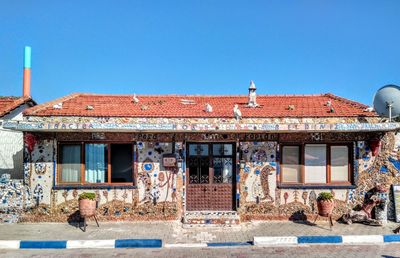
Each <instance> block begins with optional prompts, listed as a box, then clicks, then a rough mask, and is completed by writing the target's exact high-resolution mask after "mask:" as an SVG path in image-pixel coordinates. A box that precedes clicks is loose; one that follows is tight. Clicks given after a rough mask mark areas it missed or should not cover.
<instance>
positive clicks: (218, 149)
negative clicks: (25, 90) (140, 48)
mask: <svg viewBox="0 0 400 258" xmlns="http://www.w3.org/2000/svg"><path fill="white" fill-rule="evenodd" d="M4 126H5V127H6V128H8V129H11V130H18V131H23V132H24V134H25V156H26V159H25V164H24V168H25V183H26V184H27V185H28V186H29V188H30V189H31V194H32V198H33V202H34V203H35V204H36V206H35V208H33V209H31V210H30V211H28V212H27V213H26V214H25V216H24V217H23V220H24V221H66V220H68V219H71V217H73V216H76V210H77V209H78V208H77V207H78V196H79V194H80V193H82V192H94V193H96V197H97V201H98V214H99V217H100V219H104V220H135V221H137V220H160V219H161V220H180V219H181V220H182V221H183V222H184V223H190V224H198V223H199V224H204V223H206V224H207V223H211V224H236V223H239V222H240V221H245V220H251V219H288V218H289V219H294V218H296V217H298V216H307V215H310V214H312V213H314V212H315V209H316V198H317V195H318V193H319V192H321V191H330V192H332V193H333V194H334V196H335V202H336V209H335V215H336V216H340V215H341V214H342V213H343V212H345V211H346V210H348V209H350V208H352V207H354V206H356V205H357V204H360V203H362V201H363V199H364V196H365V194H366V192H367V191H368V190H369V189H371V188H373V187H374V186H375V185H376V184H378V183H379V184H384V185H385V186H387V187H389V186H390V185H392V184H398V183H399V181H400V177H399V173H400V170H399V166H398V164H399V158H400V155H399V145H400V139H399V135H396V131H398V130H399V129H400V125H399V124H398V123H386V122H385V123H383V122H381V118H380V117H378V115H377V114H376V113H375V112H371V110H370V109H367V106H365V105H363V104H360V103H357V102H355V101H351V100H348V99H345V98H342V97H339V96H336V95H333V94H329V93H328V94H319V95H257V94H256V87H255V85H254V83H251V84H250V87H249V92H248V95H247V96H246V95H244V96H205V95H195V96H188V95H157V96H141V95H139V96H136V95H100V94H88V93H76V94H71V95H68V96H65V97H62V98H60V99H56V100H54V101H51V102H48V103H44V104H41V105H37V106H35V107H32V108H30V109H28V110H26V111H25V112H24V121H23V122H19V123H15V122H12V121H10V122H7V123H5V125H4ZM390 207H391V208H389V213H390V214H389V215H390V216H392V215H393V212H394V211H393V205H392V204H391V206H390Z"/></svg>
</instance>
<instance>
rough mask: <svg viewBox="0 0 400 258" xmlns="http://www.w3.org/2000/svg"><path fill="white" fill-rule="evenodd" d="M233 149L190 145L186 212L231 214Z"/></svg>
mask: <svg viewBox="0 0 400 258" xmlns="http://www.w3.org/2000/svg"><path fill="white" fill-rule="evenodd" d="M235 150H236V149H235V145H234V144H232V143H189V144H188V151H187V160H186V162H187V168H188V171H187V175H188V176H187V188H186V189H187V192H186V210H188V211H206V210H215V211H217V210H219V211H230V210H233V209H234V207H233V203H234V202H233V200H234V185H235V178H236V176H235V152H236V151H235Z"/></svg>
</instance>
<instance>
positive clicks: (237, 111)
mask: <svg viewBox="0 0 400 258" xmlns="http://www.w3.org/2000/svg"><path fill="white" fill-rule="evenodd" d="M233 115H234V116H235V119H236V120H238V121H239V120H240V119H242V112H241V111H240V109H239V106H238V104H235V106H233Z"/></svg>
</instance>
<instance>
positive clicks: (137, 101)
mask: <svg viewBox="0 0 400 258" xmlns="http://www.w3.org/2000/svg"><path fill="white" fill-rule="evenodd" d="M132 102H133V103H135V104H136V103H139V99H138V97H136V93H133V98H132Z"/></svg>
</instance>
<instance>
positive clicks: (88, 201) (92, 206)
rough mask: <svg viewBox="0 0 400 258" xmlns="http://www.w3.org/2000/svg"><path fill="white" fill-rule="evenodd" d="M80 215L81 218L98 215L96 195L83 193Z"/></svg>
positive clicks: (80, 198) (80, 200) (80, 199)
mask: <svg viewBox="0 0 400 258" xmlns="http://www.w3.org/2000/svg"><path fill="white" fill-rule="evenodd" d="M79 213H80V215H81V217H91V216H95V215H96V194H95V193H86V192H83V193H81V194H80V195H79Z"/></svg>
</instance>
